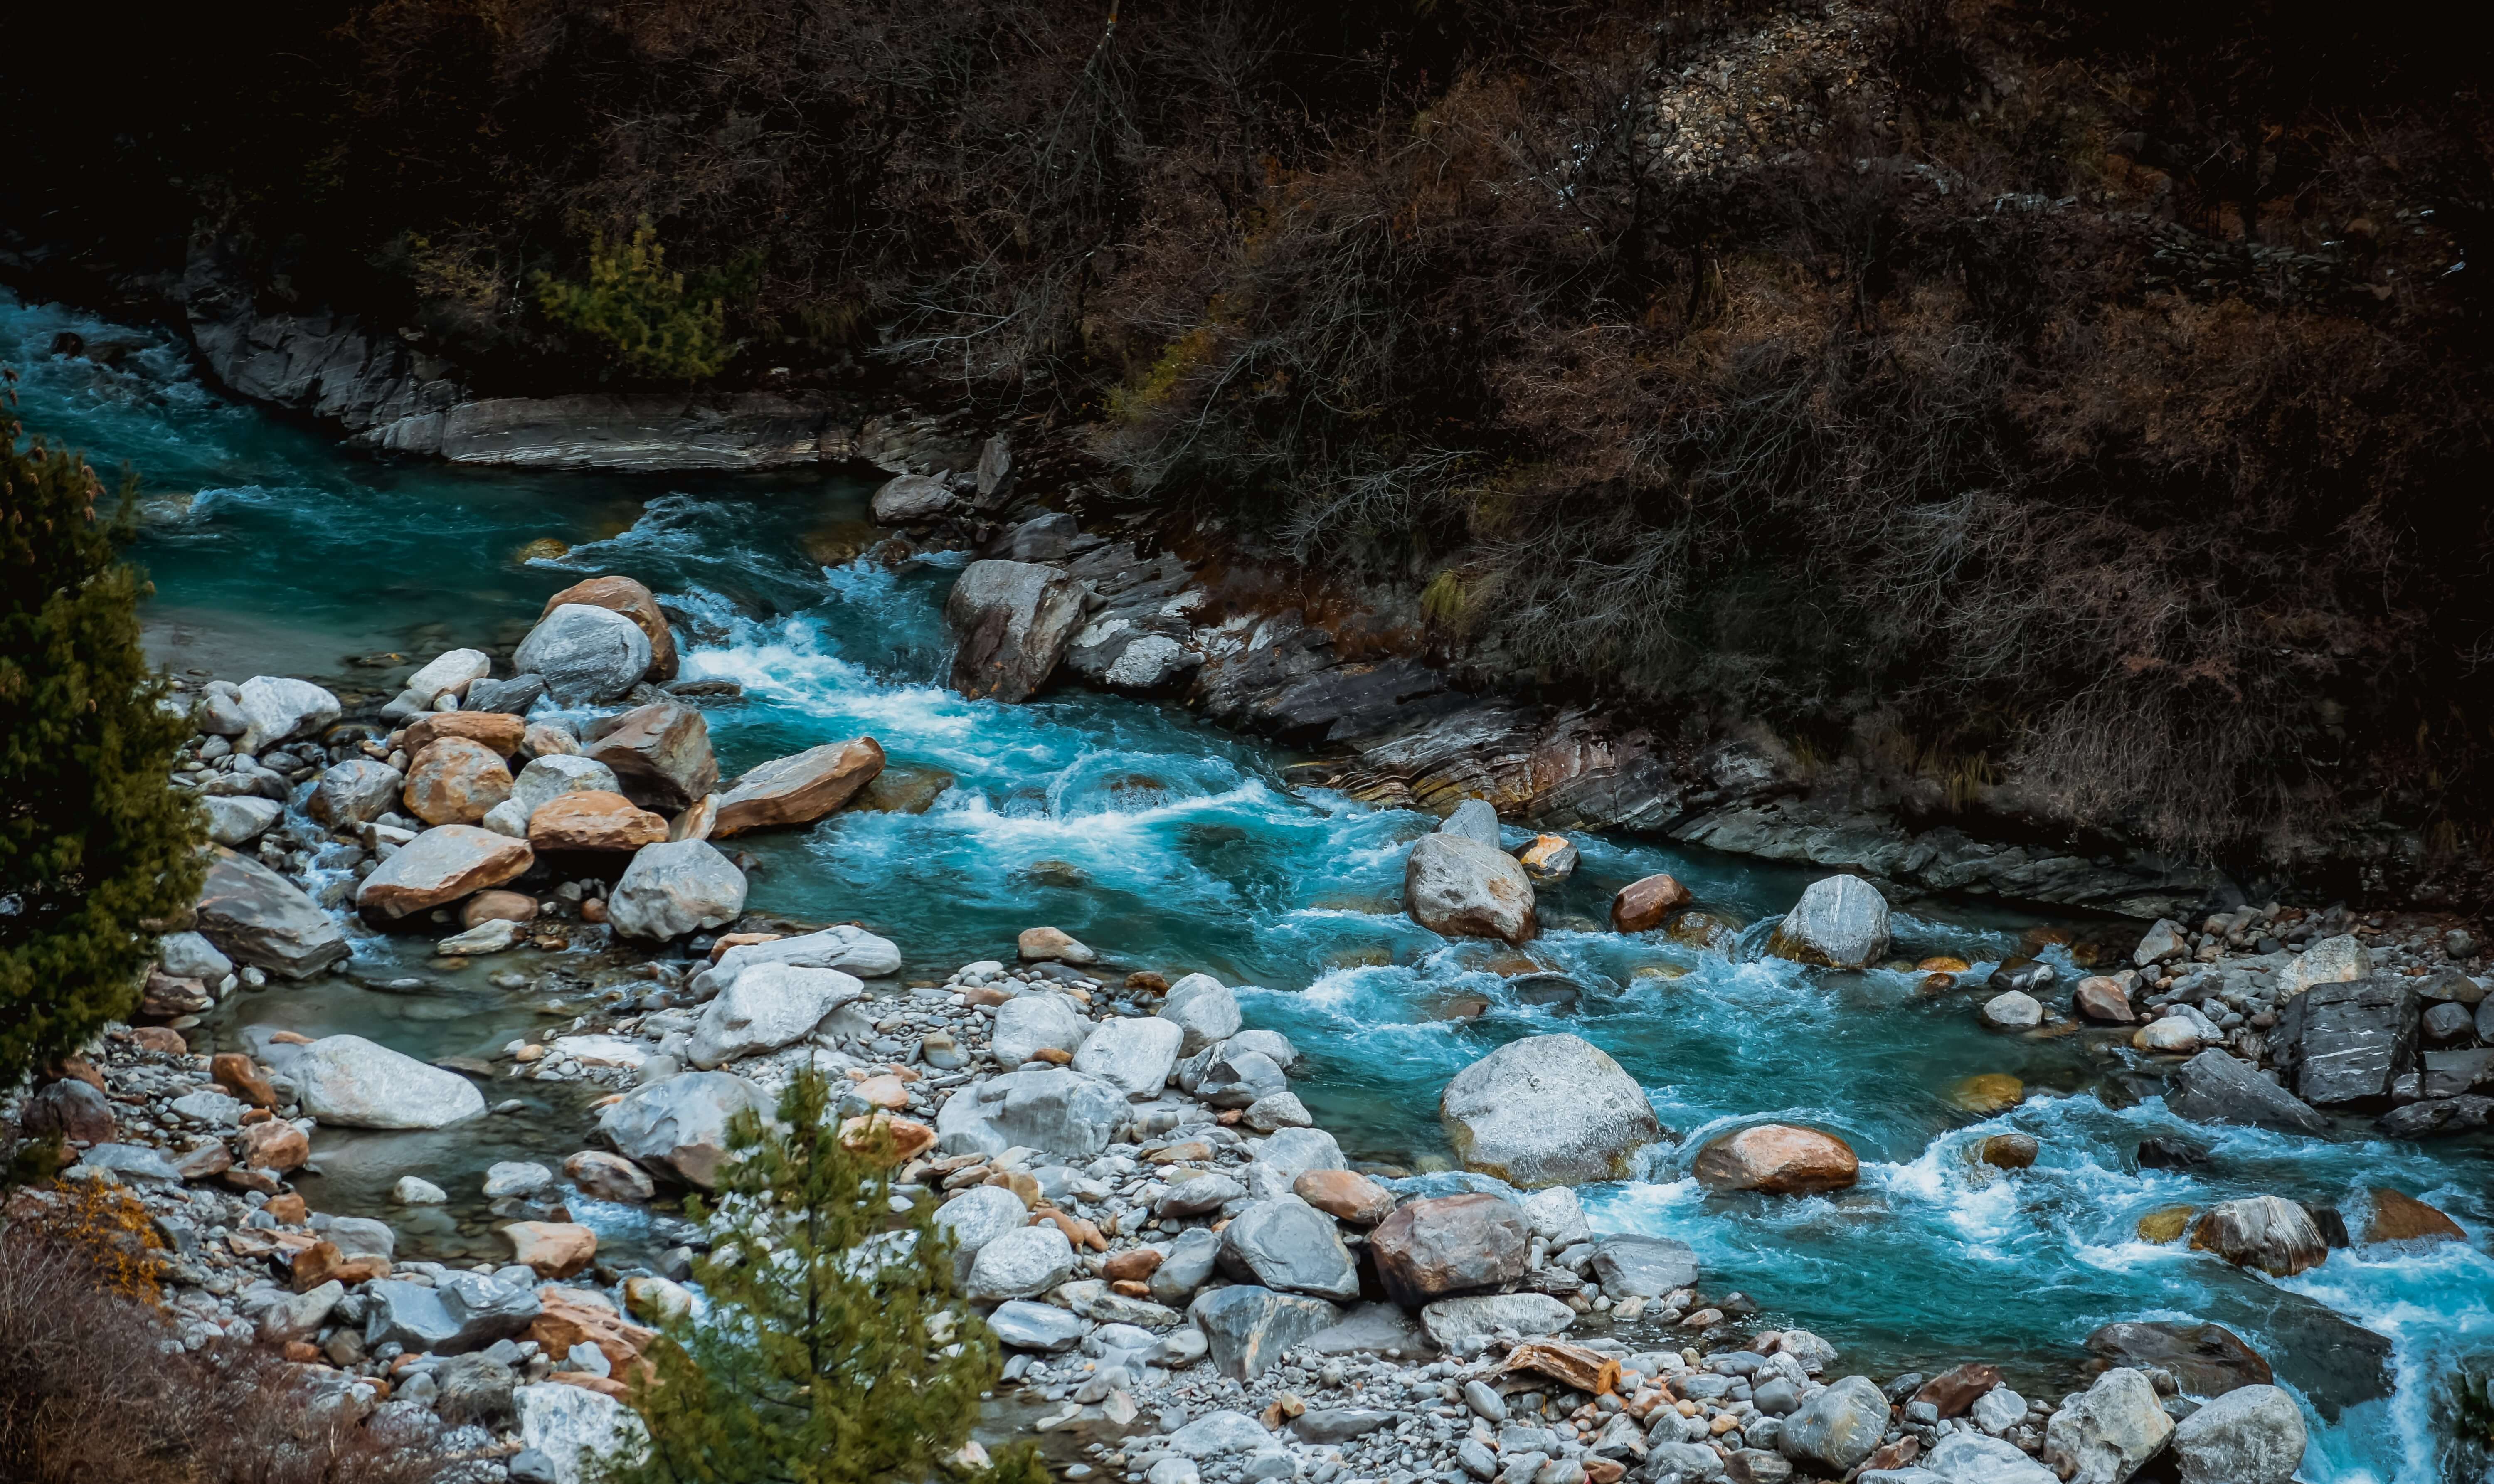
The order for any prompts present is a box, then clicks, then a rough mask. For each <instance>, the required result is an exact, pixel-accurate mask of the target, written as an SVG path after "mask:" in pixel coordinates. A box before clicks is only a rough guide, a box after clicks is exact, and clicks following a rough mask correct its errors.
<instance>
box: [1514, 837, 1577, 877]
mask: <svg viewBox="0 0 2494 1484" xmlns="http://www.w3.org/2000/svg"><path fill="white" fill-rule="evenodd" d="M1515 859H1516V862H1517V863H1518V864H1521V865H1522V866H1523V867H1524V874H1526V875H1528V876H1530V877H1532V878H1533V879H1534V880H1535V881H1537V882H1560V881H1565V880H1566V879H1567V878H1568V877H1570V876H1572V875H1574V874H1575V873H1576V847H1575V846H1574V845H1572V844H1570V843H1568V840H1567V837H1566V835H1564V834H1536V835H1535V836H1534V837H1533V843H1532V844H1530V845H1527V846H1525V847H1524V850H1523V852H1522V853H1521V854H1519V855H1518V856H1517V857H1516V858H1515Z"/></svg>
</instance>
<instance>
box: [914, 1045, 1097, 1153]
mask: <svg viewBox="0 0 2494 1484" xmlns="http://www.w3.org/2000/svg"><path fill="white" fill-rule="evenodd" d="M1132 1116H1133V1112H1132V1105H1130V1104H1129V1103H1127V1101H1126V1094H1125V1091H1124V1089H1122V1088H1120V1087H1118V1086H1117V1085H1116V1084H1115V1083H1113V1082H1104V1081H1102V1080H1100V1079H1099V1078H1098V1077H1091V1076H1084V1075H1082V1074H1080V1073H1079V1072H1069V1071H1067V1070H1065V1069H1064V1068H1061V1067H1026V1068H1024V1069H1022V1070H1021V1071H1019V1072H1016V1073H1012V1074H1009V1075H1004V1076H999V1077H991V1078H989V1079H988V1081H986V1082H984V1083H981V1084H979V1085H978V1087H977V1088H976V1089H975V1090H964V1091H963V1092H960V1093H957V1094H955V1095H954V1097H953V1098H952V1099H951V1101H949V1102H947V1103H946V1104H945V1105H944V1107H943V1110H942V1111H941V1112H939V1113H937V1114H936V1116H935V1132H936V1136H937V1137H938V1138H939V1140H940V1141H941V1143H942V1145H943V1148H944V1152H945V1153H947V1154H987V1155H997V1154H1002V1153H1004V1152H1005V1151H1006V1150H1008V1149H1011V1148H1013V1147H1014V1146H1015V1145H1017V1144H1019V1145H1020V1146H1022V1147H1023V1148H1026V1149H1039V1150H1045V1151H1046V1152H1048V1153H1050V1154H1059V1155H1081V1156H1083V1157H1085V1158H1089V1157H1092V1156H1096V1155H1098V1154H1099V1153H1100V1152H1101V1151H1103V1150H1105V1149H1107V1148H1108V1147H1109V1140H1110V1137H1111V1136H1113V1135H1114V1134H1115V1133H1116V1131H1117V1130H1118V1129H1120V1128H1122V1127H1124V1126H1125V1124H1126V1122H1127V1121H1128V1120H1129V1119H1130V1118H1131V1117H1132Z"/></svg>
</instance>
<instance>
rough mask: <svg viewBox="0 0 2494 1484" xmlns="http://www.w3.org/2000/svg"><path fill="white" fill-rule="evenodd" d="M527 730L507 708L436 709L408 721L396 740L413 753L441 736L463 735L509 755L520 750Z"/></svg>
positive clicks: (409, 753)
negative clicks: (477, 709) (500, 709)
mask: <svg viewBox="0 0 2494 1484" xmlns="http://www.w3.org/2000/svg"><path fill="white" fill-rule="evenodd" d="M528 731H529V724H528V722H527V721H526V720H524V719H523V718H521V717H518V716H514V715H512V714H510V713H509V712H433V713H432V714H431V715H429V716H421V717H418V718H417V719H416V720H414V721H411V722H410V723H408V728H407V731H406V732H404V733H403V734H401V735H400V737H399V740H398V744H399V746H400V747H402V748H404V749H406V752H407V755H408V756H409V757H414V756H416V755H417V754H418V753H420V752H422V751H423V750H424V749H425V748H427V747H429V746H431V745H433V743H434V742H438V741H440V740H441V739H442V738H444V737H464V738H466V739H468V740H469V741H470V742H474V743H476V744H477V745H479V746H481V747H485V748H488V749H490V750H491V751H492V752H493V753H494V754H495V755H496V756H498V757H509V756H510V755H511V754H512V753H514V752H517V751H519V750H520V741H521V739H523V738H525V737H526V736H527V735H528Z"/></svg>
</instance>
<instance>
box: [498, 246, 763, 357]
mask: <svg viewBox="0 0 2494 1484" xmlns="http://www.w3.org/2000/svg"><path fill="white" fill-rule="evenodd" d="M536 286H537V302H538V303H539V304H541V305H543V306H544V308H545V312H546V317H547V318H550V319H552V320H554V322H555V323H557V324H560V325H563V327H565V328H566V329H574V330H582V331H585V332H587V333H588V334H590V335H593V336H595V337H596V338H597V339H598V340H599V341H601V342H603V343H604V344H605V347H606V349H607V353H608V354H609V355H611V356H613V357H614V359H615V360H616V361H617V362H618V363H619V364H621V365H622V366H623V367H624V370H625V371H627V372H630V373H631V374H632V375H634V376H640V377H649V378H651V379H654V380H661V381H703V380H708V379H710V378H712V377H715V376H716V375H718V374H719V372H720V371H721V370H723V369H724V368H725V367H726V365H727V362H728V359H729V357H731V356H732V355H734V354H735V353H736V347H735V346H734V345H733V344H732V343H730V342H729V340H728V338H727V304H726V300H725V298H724V297H723V296H722V295H721V294H720V293H718V292H716V291H715V287H714V286H710V285H703V286H700V287H695V288H687V287H686V286H685V284H684V275H683V274H681V273H670V272H668V271H667V250H666V249H665V248H664V247H661V246H660V245H659V243H658V230H657V228H656V227H652V226H651V225H650V220H649V218H647V217H644V218H642V219H641V225H640V227H638V228H637V229H635V230H634V231H633V233H632V237H631V240H630V241H628V242H618V241H611V240H607V239H603V238H601V239H599V241H598V243H597V245H596V246H595V247H593V248H592V249H591V250H590V254H589V282H588V283H586V284H575V283H571V282H569V281H568V280H564V279H559V278H556V277H554V276H553V275H552V274H548V273H539V274H538V275H537V278H536Z"/></svg>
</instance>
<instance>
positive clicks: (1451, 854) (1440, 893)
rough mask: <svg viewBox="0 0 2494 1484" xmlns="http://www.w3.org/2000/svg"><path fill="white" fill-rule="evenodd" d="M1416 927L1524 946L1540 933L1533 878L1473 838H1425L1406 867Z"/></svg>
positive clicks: (1406, 891) (1406, 897)
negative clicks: (1536, 914) (1417, 925)
mask: <svg viewBox="0 0 2494 1484" xmlns="http://www.w3.org/2000/svg"><path fill="white" fill-rule="evenodd" d="M1403 904H1404V906H1405V908H1406V909H1407V910H1408V911H1409V912H1410V913H1411V914H1412V921H1414V922H1415V923H1417V924H1420V925H1421V926H1423V927H1426V928H1428V929H1429V930H1430V931H1432V932H1442V933H1445V934H1446V935H1447V936H1448V937H1471V938H1504V939H1506V941H1507V942H1509V943H1522V942H1524V941H1526V940H1527V939H1529V938H1531V937H1532V936H1533V935H1534V934H1535V933H1536V932H1537V931H1539V930H1540V924H1539V923H1538V921H1537V920H1536V918H1535V916H1534V898H1533V878H1532V877H1530V876H1528V875H1526V874H1525V871H1524V867H1523V866H1521V865H1519V864H1517V863H1516V861H1515V858H1514V857H1513V856H1510V855H1508V854H1507V853H1506V851H1503V850H1501V849H1499V848H1498V847H1497V846H1495V845H1484V844H1482V843H1481V842H1480V841H1479V840H1477V839H1475V838H1474V837H1473V836H1471V835H1468V834H1451V833H1445V832H1444V831H1441V832H1439V833H1435V834H1424V835H1422V836H1420V838H1419V839H1418V840H1417V841H1416V842H1414V845H1413V846H1412V854H1411V856H1410V857H1409V858H1408V859H1406V860H1405V862H1404V863H1403Z"/></svg>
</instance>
